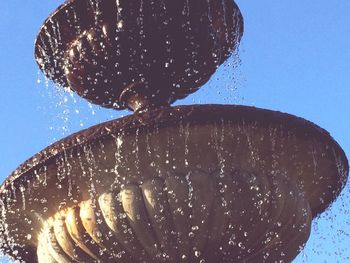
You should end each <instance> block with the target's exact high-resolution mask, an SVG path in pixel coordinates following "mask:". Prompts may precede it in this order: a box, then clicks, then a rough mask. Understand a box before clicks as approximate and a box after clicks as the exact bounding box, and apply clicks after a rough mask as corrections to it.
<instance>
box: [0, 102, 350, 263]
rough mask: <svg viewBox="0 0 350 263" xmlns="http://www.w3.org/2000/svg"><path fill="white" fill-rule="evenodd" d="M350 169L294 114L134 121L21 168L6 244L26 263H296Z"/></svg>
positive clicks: (67, 142)
mask: <svg viewBox="0 0 350 263" xmlns="http://www.w3.org/2000/svg"><path fill="white" fill-rule="evenodd" d="M348 170H349V168H348V161H347V159H346V156H345V154H344V152H343V150H342V149H341V148H340V147H339V145H338V144H337V143H336V142H335V141H334V140H333V139H332V137H331V136H330V135H329V134H328V133H327V132H326V131H325V130H323V129H321V128H319V127H318V126H316V125H315V124H312V123H310V122H308V121H306V120H304V119H301V118H298V117H295V116H292V115H289V114H285V113H280V112H275V111H269V110H263V109H258V108H253V107H246V106H228V105H227V106H226V105H201V106H199V105H198V106H197V105H195V106H181V107H175V108H168V109H162V110H155V111H151V112H146V113H141V114H134V115H132V116H129V117H125V118H122V119H119V120H115V121H111V122H108V123H104V124H101V125H97V126H94V127H92V128H90V129H87V130H84V131H82V132H79V133H77V134H74V135H72V136H69V137H68V138H66V139H64V140H62V141H60V142H57V143H55V144H54V145H52V146H50V147H48V148H47V149H45V150H44V151H42V152H41V153H39V154H37V155H36V156H34V157H33V158H32V159H30V160H28V161H27V162H25V163H24V164H23V165H22V166H20V167H19V168H18V169H17V170H16V171H15V172H14V173H13V174H12V175H11V176H10V177H9V178H8V179H7V181H6V182H5V183H4V184H3V186H2V187H1V190H0V205H1V210H2V211H3V212H2V215H1V224H0V231H1V236H2V241H1V243H0V245H1V248H2V250H3V251H4V252H5V253H8V254H10V255H12V256H13V257H14V258H16V259H20V260H23V261H25V262H135V263H136V262H275V261H276V260H281V261H282V262H290V261H291V260H292V259H293V258H294V257H295V256H296V255H297V254H298V253H299V251H300V249H301V247H302V246H303V245H304V244H305V242H306V241H307V239H308V236H309V232H310V225H311V220H312V218H314V217H316V216H317V215H318V214H320V213H321V212H323V211H324V210H325V209H326V208H327V207H328V206H329V205H330V203H331V202H332V201H334V200H335V198H336V197H337V196H338V194H339V193H340V191H341V189H342V188H343V186H344V184H345V182H346V180H347V176H348Z"/></svg>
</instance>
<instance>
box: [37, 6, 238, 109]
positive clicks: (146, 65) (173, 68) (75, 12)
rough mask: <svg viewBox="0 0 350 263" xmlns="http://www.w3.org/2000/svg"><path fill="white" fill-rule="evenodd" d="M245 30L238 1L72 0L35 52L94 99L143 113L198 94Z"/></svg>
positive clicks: (57, 75)
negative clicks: (147, 108)
mask: <svg viewBox="0 0 350 263" xmlns="http://www.w3.org/2000/svg"><path fill="white" fill-rule="evenodd" d="M242 34H243V18H242V15H241V13H240V11H239V9H238V7H237V6H236V4H235V3H234V1H233V0H220V1H217V0H208V1H207V0H205V1H203V0H191V1H188V0H176V1H173V0H162V1H160V0H144V1H140V0H118V1H116V0H103V1H101V0H100V1H99V0H95V1H87V0H71V1H68V2H66V3H65V4H64V5H62V6H61V7H60V8H58V9H57V11H56V12H54V13H53V14H52V15H51V16H50V17H49V18H48V19H47V20H46V22H45V23H44V25H43V27H42V29H41V31H40V33H39V35H38V37H37V41H36V49H35V56H36V59H37V62H38V65H39V66H40V68H41V70H42V71H43V72H44V73H45V75H46V76H47V77H48V78H49V79H52V80H54V81H55V82H56V83H58V84H59V85H63V86H65V87H70V88H71V89H72V90H74V91H76V92H77V93H78V94H79V95H80V96H82V97H84V98H86V99H87V100H89V101H91V102H93V103H96V104H99V105H102V106H104V107H113V108H126V107H129V108H132V109H134V110H137V109H138V108H139V107H146V106H147V105H148V106H149V105H153V106H161V105H169V104H170V103H171V102H173V101H175V100H177V99H180V98H183V97H186V96H187V95H188V94H190V93H192V92H194V91H196V90H197V89H198V88H200V86H202V85H203V84H204V83H206V82H207V81H208V80H209V78H210V76H211V75H212V74H213V73H214V72H215V70H216V69H217V67H218V66H219V65H221V64H222V63H223V62H224V61H225V60H226V59H227V58H228V57H229V56H230V55H231V54H232V52H233V51H234V50H235V49H236V48H237V46H238V43H239V40H240V38H241V36H242ZM135 101H136V102H135Z"/></svg>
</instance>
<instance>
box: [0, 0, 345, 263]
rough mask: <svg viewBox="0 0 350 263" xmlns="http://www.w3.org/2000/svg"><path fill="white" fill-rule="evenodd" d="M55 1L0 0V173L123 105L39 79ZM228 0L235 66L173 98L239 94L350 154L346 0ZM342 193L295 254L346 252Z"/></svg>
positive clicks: (236, 97)
mask: <svg viewBox="0 0 350 263" xmlns="http://www.w3.org/2000/svg"><path fill="white" fill-rule="evenodd" d="M62 2H63V0H60V1H58V0H49V1H38V0H9V1H4V0H2V1H0V92H1V93H0V122H1V123H0V146H1V148H0V180H1V181H3V180H4V179H5V177H6V176H7V175H8V174H10V172H11V171H12V170H13V169H15V168H16V166H17V165H19V164H20V163H21V162H23V161H24V160H25V159H27V158H29V157H30V156H32V155H33V154H34V153H36V152H38V151H40V150H41V149H42V148H44V147H46V146H47V145H48V144H50V143H52V142H53V141H54V140H55V139H59V138H62V137H64V136H66V135H68V134H70V133H72V132H74V131H77V130H79V129H81V128H82V127H84V128H86V127H89V126H91V125H92V124H95V123H98V122H102V121H105V120H107V119H111V118H115V117H118V116H121V115H125V114H127V113H126V112H121V113H118V112H113V111H110V110H103V109H99V108H97V107H92V108H91V107H89V105H88V104H87V103H85V102H83V101H81V100H79V99H78V98H77V97H76V96H75V97H73V98H72V97H71V96H70V95H67V94H63V93H61V92H59V91H55V90H56V89H55V88H54V87H53V86H52V85H50V84H49V85H48V86H46V85H45V81H44V79H43V78H42V76H41V75H40V74H38V68H37V66H36V64H35V62H34V58H33V46H34V39H35V36H36V34H37V32H38V29H39V27H40V25H41V24H42V22H43V20H44V19H45V18H46V17H47V16H48V14H49V13H50V12H51V11H53V10H54V9H55V8H56V7H57V6H58V5H59V4H60V3H62ZM237 3H238V4H239V6H240V8H241V11H242V13H243V15H244V18H245V27H246V31H245V35H244V38H243V41H242V44H241V47H240V54H239V55H240V59H241V61H242V62H241V65H240V66H238V67H237V68H236V70H235V71H234V72H233V70H232V68H233V65H226V66H225V67H223V68H222V69H221V70H220V71H219V72H218V74H216V75H215V76H214V77H213V79H212V81H210V83H209V84H208V85H206V87H205V88H203V90H201V91H199V92H198V93H197V94H195V95H192V96H190V97H189V98H188V99H186V100H184V101H180V102H179V103H178V104H184V103H186V104H189V103H193V102H194V103H199V102H200V103H231V104H233V103H236V104H237V103H239V104H247V105H254V106H257V107H261V108H269V109H274V110H279V111H283V112H288V113H292V114H295V115H298V116H301V117H304V118H306V119H309V120H311V121H313V122H314V123H316V124H318V125H320V126H321V127H323V128H325V129H327V130H328V131H329V132H330V133H331V134H332V136H333V137H334V138H335V139H336V140H337V141H338V142H339V144H340V145H341V146H342V147H343V149H344V150H345V152H346V153H347V155H348V156H350V120H349V115H350V110H349V100H350V89H349V88H348V87H349V84H350V15H349V14H350V1H349V0H335V1H326V0H293V1H292V0H285V1H276V0H259V1H257V0H239V1H238V0H237ZM38 80H39V81H38ZM38 82H40V83H38ZM66 100H67V102H65V101H66ZM349 201H350V195H349V186H347V187H346V189H345V191H344V194H343V196H342V198H341V199H339V200H338V201H337V202H336V203H335V204H334V206H333V207H332V209H331V210H330V211H329V212H328V213H327V215H325V216H323V217H322V218H321V219H320V220H319V221H318V222H317V223H316V224H314V228H313V234H312V237H311V239H310V241H309V243H308V245H307V247H306V249H305V252H304V253H303V255H301V256H300V257H299V258H298V259H297V260H296V261H295V262H327V263H328V262H350V250H349V249H348V247H349V246H350V226H349V224H350V209H349V208H348V207H349V205H348V203H349Z"/></svg>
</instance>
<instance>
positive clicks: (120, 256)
mask: <svg viewBox="0 0 350 263" xmlns="http://www.w3.org/2000/svg"><path fill="white" fill-rule="evenodd" d="M311 220H312V214H311V209H310V206H309V203H308V202H307V200H306V199H305V196H304V195H303V194H302V193H301V191H300V190H299V189H298V187H297V186H296V185H295V182H292V181H291V180H290V179H289V178H287V177H286V178H283V177H279V178H276V179H272V178H269V177H267V176H266V175H262V174H260V175H255V174H253V173H251V172H247V171H238V170H236V171H232V172H231V173H230V174H224V175H223V174H220V170H219V169H218V170H217V171H214V172H212V173H211V174H209V173H206V172H203V171H199V170H197V171H191V172H189V173H188V174H181V173H180V174H176V175H174V174H170V175H169V176H167V177H166V178H165V179H163V178H159V177H155V178H153V179H150V180H147V181H145V182H144V183H142V184H141V185H135V184H129V185H125V186H124V187H123V188H122V189H121V190H119V191H118V190H114V191H109V192H106V193H103V194H102V195H100V196H99V197H98V198H97V197H96V198H92V199H89V200H86V201H83V202H81V203H80V204H78V205H76V206H74V207H70V208H67V209H64V210H62V211H59V212H58V213H56V214H55V215H54V216H53V217H52V218H50V219H48V220H47V221H46V223H45V224H44V227H43V229H42V231H41V234H40V235H39V245H38V258H39V262H42V263H47V262H93V261H100V262H173V263H176V262H188V263H194V262H211V263H213V262H218V263H219V262H274V260H275V259H279V260H280V261H281V262H290V261H291V260H292V259H293V258H294V257H295V255H296V254H297V253H298V251H299V247H302V246H303V244H304V243H305V242H306V240H307V238H308V236H309V232H310V225H311Z"/></svg>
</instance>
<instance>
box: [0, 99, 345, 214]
mask: <svg viewBox="0 0 350 263" xmlns="http://www.w3.org/2000/svg"><path fill="white" fill-rule="evenodd" d="M223 121H232V122H236V123H241V122H243V123H245V124H249V123H255V124H258V125H259V127H271V126H276V127H279V128H280V129H282V130H290V129H292V130H293V131H294V132H295V133H296V134H297V135H300V136H301V137H303V138H310V137H311V138H316V139H317V141H319V142H323V143H328V144H329V145H330V146H333V147H334V149H336V151H337V153H338V154H339V156H340V159H341V161H342V164H343V165H344V168H345V171H346V172H345V174H344V178H339V180H338V181H337V182H336V183H334V185H333V186H334V188H332V189H333V190H334V192H333V198H332V200H331V201H330V203H328V204H320V205H319V206H318V207H316V208H315V210H316V211H313V212H314V213H313V214H314V217H316V216H317V215H319V214H320V213H322V212H323V211H324V210H325V209H327V207H328V206H329V205H330V204H332V202H333V201H334V200H335V198H336V197H337V196H338V195H339V194H340V192H341V190H342V189H343V188H344V186H345V184H346V182H347V177H348V175H349V163H348V159H347V157H346V155H345V152H344V150H343V149H342V148H341V147H340V145H339V144H338V143H337V142H336V141H335V140H334V139H333V137H332V136H331V135H330V133H329V132H327V131H326V130H324V129H323V128H321V127H319V126H318V125H316V124H314V123H312V122H310V121H308V120H305V119H303V118H301V117H297V116H295V115H291V114H288V113H283V112H280V111H273V110H267V109H261V108H256V107H252V106H242V105H219V104H204V105H187V106H177V107H169V108H165V109H164V108H163V109H158V110H152V111H148V112H142V113H137V114H132V115H129V116H126V117H123V118H120V119H116V120H112V121H108V122H105V123H101V124H98V125H95V126H92V127H90V128H87V129H85V130H82V131H80V132H77V133H74V134H72V135H70V136H68V137H66V138H64V139H62V140H60V141H58V142H56V143H54V144H52V145H50V146H48V147H47V148H45V149H44V150H42V151H40V152H39V153H37V154H35V155H34V156H33V157H31V158H30V159H28V160H27V161H25V162H24V163H23V164H22V165H20V166H19V167H18V168H17V169H16V170H15V171H14V172H13V173H12V174H11V175H10V176H9V177H8V178H7V179H6V180H5V182H4V183H3V184H2V185H1V186H0V199H3V198H4V196H6V191H7V189H8V188H9V187H11V185H12V184H13V183H14V182H15V181H17V180H22V179H23V178H25V176H26V175H27V174H28V173H29V175H30V172H31V171H32V170H34V169H37V168H40V167H43V166H45V164H46V163H48V162H50V160H51V159H53V158H55V157H56V156H58V155H59V154H62V153H64V152H65V151H68V150H71V149H74V148H78V147H81V146H83V145H84V144H87V143H89V142H92V141H95V140H101V139H103V138H105V137H108V136H113V134H114V135H115V134H118V133H120V132H123V134H125V135H127V134H129V133H132V132H135V131H136V130H139V131H140V130H142V129H146V130H147V131H150V130H152V129H160V128H165V127H174V126H177V125H179V124H181V123H191V124H197V125H200V124H202V125H203V124H210V123H221V122H223ZM33 174H34V173H31V175H33ZM24 180H26V181H30V178H29V179H28V178H25V179H24Z"/></svg>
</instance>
